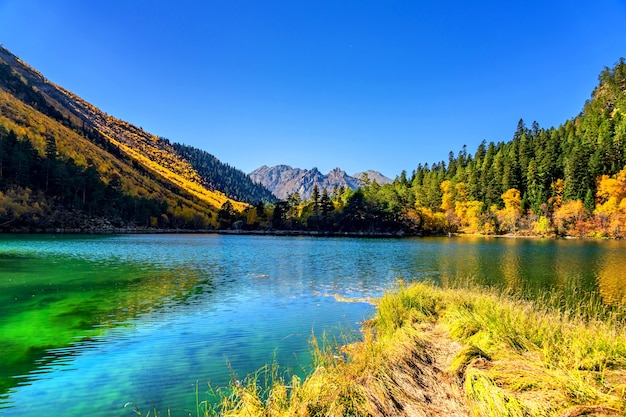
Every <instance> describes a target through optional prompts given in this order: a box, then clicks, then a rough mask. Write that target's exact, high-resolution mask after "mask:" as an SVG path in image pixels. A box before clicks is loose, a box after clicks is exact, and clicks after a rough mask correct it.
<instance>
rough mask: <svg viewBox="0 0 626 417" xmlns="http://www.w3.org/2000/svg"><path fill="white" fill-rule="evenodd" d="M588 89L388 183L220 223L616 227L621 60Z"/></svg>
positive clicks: (414, 230) (623, 113)
mask: <svg viewBox="0 0 626 417" xmlns="http://www.w3.org/2000/svg"><path fill="white" fill-rule="evenodd" d="M599 81H600V83H599V85H598V87H597V88H596V89H595V90H594V91H593V94H592V98H591V100H589V101H588V102H587V103H585V106H584V110H583V112H582V113H581V114H579V115H578V116H577V117H575V118H573V119H571V120H568V121H567V122H566V123H565V124H563V125H561V126H559V127H556V128H555V127H553V128H549V129H544V128H540V127H539V125H538V124H537V123H536V122H534V123H532V125H531V126H530V128H529V127H527V126H526V124H525V123H524V121H523V120H520V121H519V123H518V126H517V129H516V130H515V133H514V134H513V138H512V139H511V140H510V141H508V142H498V143H494V142H490V143H486V142H483V143H481V144H480V145H479V146H478V148H477V149H476V151H475V152H474V153H473V154H471V153H468V152H467V150H466V148H465V147H464V148H463V149H462V150H461V151H460V152H458V153H457V154H456V155H455V154H454V153H450V154H449V156H448V161H447V162H446V161H441V162H437V163H434V164H432V165H429V164H426V165H418V167H417V169H416V170H414V171H413V172H412V173H411V175H408V174H407V173H406V172H403V173H402V174H401V175H400V176H399V177H397V178H396V180H395V181H394V182H393V184H389V185H384V186H379V185H378V184H376V183H371V184H365V186H363V187H362V188H360V189H358V190H356V191H351V190H333V191H332V192H330V193H329V192H328V191H327V190H322V193H321V194H320V193H319V190H318V191H317V197H315V196H314V197H312V198H311V200H310V201H300V198H299V196H298V195H292V196H290V197H289V198H288V199H287V201H284V202H280V203H277V204H274V205H271V206H270V205H266V206H264V207H261V206H260V205H258V206H257V207H256V208H255V209H254V210H252V209H249V210H247V212H244V213H241V214H239V215H238V216H234V217H233V216H232V213H227V212H228V210H226V211H224V210H223V211H222V212H220V213H221V217H220V220H221V222H222V223H221V226H222V227H224V226H229V227H232V226H233V225H236V227H239V228H247V227H251V228H254V227H256V226H257V225H258V226H260V227H261V228H264V227H267V228H275V229H302V230H323V231H329V232H343V231H365V232H398V231H402V232H405V233H411V234H428V233H450V232H459V231H460V232H465V233H480V234H507V233H510V234H527V235H549V236H580V237H602V236H606V237H619V238H621V237H626V170H625V167H624V165H625V164H626V63H625V62H624V59H621V60H620V61H619V62H618V63H617V64H616V65H615V67H614V68H605V69H604V71H602V73H601V74H600V77H599Z"/></svg>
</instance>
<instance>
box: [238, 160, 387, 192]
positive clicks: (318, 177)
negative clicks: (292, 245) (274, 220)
mask: <svg viewBox="0 0 626 417" xmlns="http://www.w3.org/2000/svg"><path fill="white" fill-rule="evenodd" d="M366 173H367V176H368V178H369V180H370V181H376V182H377V183H379V184H380V185H382V184H387V183H391V182H392V180H391V179H389V178H387V177H385V176H384V175H382V174H381V173H379V172H376V171H366ZM362 174H363V173H359V174H356V175H358V177H356V176H350V175H348V174H346V172H345V171H343V170H342V169H341V168H335V169H333V170H331V171H330V172H329V173H328V174H326V175H324V174H322V173H321V172H320V171H319V170H318V169H317V168H316V167H314V168H312V169H310V170H307V169H301V168H292V167H290V166H289V165H276V166H273V167H268V166H267V165H263V166H262V167H260V168H257V169H255V170H254V171H252V172H251V173H250V174H249V175H250V178H252V180H253V181H256V182H258V183H260V184H262V185H263V186H265V188H267V189H268V190H270V191H271V192H272V193H273V194H274V195H275V196H276V197H278V198H280V199H286V198H287V196H288V195H289V194H293V193H296V192H297V193H298V194H299V195H300V197H301V198H303V199H309V198H310V197H311V193H312V192H313V187H314V186H315V185H317V186H318V188H319V190H320V191H322V190H324V189H326V190H328V192H332V191H333V189H334V188H335V187H344V188H350V189H352V190H355V189H357V188H358V187H359V186H360V185H361V181H360V177H361V175H362Z"/></svg>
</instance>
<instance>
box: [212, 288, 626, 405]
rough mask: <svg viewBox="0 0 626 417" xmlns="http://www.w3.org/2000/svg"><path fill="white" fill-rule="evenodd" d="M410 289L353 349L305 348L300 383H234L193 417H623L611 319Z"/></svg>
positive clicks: (618, 339) (591, 309) (620, 344)
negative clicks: (307, 364)
mask: <svg viewBox="0 0 626 417" xmlns="http://www.w3.org/2000/svg"><path fill="white" fill-rule="evenodd" d="M559 304H560V302H559V300H557V299H555V298H553V299H550V298H546V299H544V300H542V301H534V302H530V301H526V300H523V299H521V298H519V297H516V296H512V295H510V294H505V293H496V292H495V291H494V290H484V289H442V288H439V287H435V286H433V285H429V284H424V283H418V284H413V285H410V286H401V287H400V288H399V289H398V290H397V291H394V292H390V293H388V294H386V295H384V296H383V298H382V299H381V300H380V301H379V303H378V309H377V313H376V315H375V317H374V318H373V319H372V320H371V321H370V322H368V323H366V325H365V326H364V328H363V337H362V341H360V342H356V343H352V344H349V345H346V346H343V347H341V348H340V349H336V348H334V347H333V346H332V345H328V344H322V345H318V344H317V342H316V341H315V339H313V342H312V343H313V356H314V363H315V367H314V369H313V370H312V372H311V373H310V374H309V375H308V376H307V377H306V378H305V379H304V380H302V379H300V378H298V377H296V376H292V377H284V376H281V375H280V373H279V371H278V368H277V367H276V366H272V367H268V368H265V369H263V370H262V371H260V372H259V373H257V374H256V375H253V376H250V377H248V378H247V379H246V380H245V381H244V382H243V383H241V382H239V381H235V382H233V383H232V385H231V387H230V388H229V389H227V390H224V391H217V392H215V391H213V394H216V395H217V396H218V402H217V405H216V406H215V407H214V408H211V407H209V406H206V405H207V404H208V403H203V405H204V406H206V407H205V410H204V411H202V414H204V415H207V416H209V415H220V416H233V417H234V416H435V415H449V416H494V417H496V416H560V417H566V416H567V417H573V416H582V415H594V416H617V415H624V414H626V327H625V322H624V316H623V312H616V311H611V310H609V309H608V308H606V307H603V306H601V305H600V304H598V303H594V302H593V301H592V300H590V301H589V302H588V303H587V304H586V305H584V306H577V307H576V308H573V306H572V307H566V308H564V307H563V306H560V305H559Z"/></svg>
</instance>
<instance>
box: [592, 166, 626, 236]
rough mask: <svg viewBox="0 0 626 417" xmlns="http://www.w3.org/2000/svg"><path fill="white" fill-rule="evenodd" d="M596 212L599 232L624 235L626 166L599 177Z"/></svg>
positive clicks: (625, 219)
mask: <svg viewBox="0 0 626 417" xmlns="http://www.w3.org/2000/svg"><path fill="white" fill-rule="evenodd" d="M596 185H597V191H596V209H595V210H594V214H595V215H596V220H597V224H598V227H599V228H600V229H601V230H599V231H598V232H600V233H601V234H604V235H607V236H611V237H622V235H623V234H624V223H625V222H626V168H624V169H623V170H621V171H620V172H618V173H617V174H616V175H614V176H612V177H609V176H608V175H602V176H600V177H599V178H598V180H597V182H596Z"/></svg>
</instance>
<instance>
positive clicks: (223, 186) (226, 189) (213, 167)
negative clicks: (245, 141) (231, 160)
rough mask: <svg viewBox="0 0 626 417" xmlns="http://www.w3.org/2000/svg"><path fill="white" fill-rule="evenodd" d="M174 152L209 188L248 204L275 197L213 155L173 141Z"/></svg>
mask: <svg viewBox="0 0 626 417" xmlns="http://www.w3.org/2000/svg"><path fill="white" fill-rule="evenodd" d="M172 146H173V147H174V149H175V150H176V152H177V153H178V154H179V155H180V156H181V157H182V158H184V159H185V160H187V161H189V163H190V164H191V166H192V167H193V168H194V169H195V170H196V171H197V172H198V174H199V175H200V178H201V179H202V184H203V185H204V186H205V187H206V188H207V189H209V190H219V191H221V192H223V193H224V194H226V195H227V196H228V197H230V198H233V199H235V200H238V201H243V202H246V203H248V204H256V203H258V202H259V201H262V202H274V201H276V197H275V196H274V195H273V194H272V193H271V192H270V191H269V190H268V189H267V188H265V187H264V186H263V185H261V184H259V183H257V182H254V181H253V180H252V179H251V178H250V177H249V176H248V175H246V174H245V173H244V172H243V171H241V170H239V169H237V168H234V167H231V166H230V165H228V164H225V163H223V162H221V161H220V160H219V159H217V158H216V157H215V156H213V155H211V154H210V153H208V152H206V151H203V150H202V149H198V148H194V147H193V146H188V145H183V144H180V143H174V144H173V145H172Z"/></svg>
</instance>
